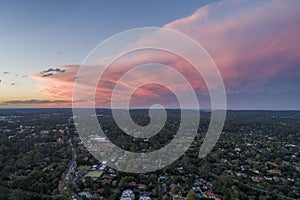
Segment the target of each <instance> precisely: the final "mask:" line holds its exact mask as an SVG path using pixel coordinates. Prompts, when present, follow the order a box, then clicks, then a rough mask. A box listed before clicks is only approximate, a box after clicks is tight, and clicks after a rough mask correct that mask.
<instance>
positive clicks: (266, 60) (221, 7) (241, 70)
mask: <svg viewBox="0 0 300 200" xmlns="http://www.w3.org/2000/svg"><path fill="white" fill-rule="evenodd" d="M299 7H300V1H297V0H290V1H281V0H275V1H274V0H267V1H236V0H234V1H221V2H218V3H213V4H210V5H207V6H205V7H201V8H199V9H198V10H196V11H195V12H194V13H193V14H192V15H190V16H187V17H185V18H182V19H178V20H176V21H173V22H171V23H169V24H166V25H165V26H164V27H165V28H169V29H173V30H178V31H180V32H183V33H185V34H187V35H188V36H190V37H192V38H193V39H194V40H196V41H197V42H198V43H200V44H201V45H202V46H203V47H204V48H205V49H206V50H207V51H208V53H209V54H210V56H211V57H212V59H213V60H214V62H215V63H216V64H217V66H218V68H219V70H220V72H221V74H222V76H223V79H224V83H225V86H226V89H227V92H228V95H229V99H230V100H232V102H229V104H230V103H232V104H233V103H234V102H235V101H239V98H240V99H241V101H242V100H245V98H247V97H248V96H252V95H265V94H270V96H271V97H276V94H279V95H281V94H283V93H284V94H285V95H287V98H288V97H290V98H295V96H293V95H291V94H294V93H299V91H300V66H299V65H300V56H299V52H300V37H299V35H300V24H299V21H300V15H299V14H298V8H299ZM145 40H147V38H145V39H144V40H142V41H140V42H151V41H145ZM194 56H197V55H194ZM153 59H155V61H156V62H159V63H162V64H166V65H169V66H172V67H174V68H175V69H176V70H177V71H179V72H180V73H181V74H183V75H184V76H185V77H188V79H189V81H190V83H191V85H192V86H193V88H195V90H196V91H197V94H198V96H199V97H202V98H205V96H207V88H206V86H205V83H204V82H203V80H202V79H201V77H199V75H197V74H195V71H193V68H192V66H190V65H189V63H188V62H186V61H185V60H183V59H180V58H178V57H176V56H174V55H170V54H168V53H161V52H158V53H157V52H150V53H149V52H147V54H146V53H140V54H138V55H134V56H131V57H130V59H128V58H126V59H123V60H122V59H121V60H120V61H118V62H116V63H114V64H113V65H112V66H111V68H110V69H109V70H108V71H107V72H106V73H105V76H104V78H103V80H101V82H99V87H98V89H97V94H96V100H97V103H98V105H99V106H103V107H105V106H108V105H109V102H110V98H111V91H112V90H113V88H114V86H115V84H116V83H117V82H118V79H119V78H120V77H121V76H122V75H123V74H124V73H125V72H126V71H128V69H130V67H132V66H136V65H139V64H143V63H147V62H150V61H153ZM199 62H200V61H199ZM60 69H61V70H63V73H55V74H51V75H49V76H44V77H43V74H39V73H37V74H32V75H31V77H32V78H34V79H36V80H39V81H40V85H39V90H40V92H42V93H45V94H47V95H49V96H51V97H55V98H59V99H64V100H67V101H70V100H71V99H72V89H73V86H74V80H76V79H77V78H80V77H76V73H77V71H78V69H79V65H68V66H62V67H61V68H60ZM48 73H51V72H48ZM155 74H156V75H157V74H162V75H163V77H164V78H166V79H172V75H170V74H168V73H167V71H160V72H154V73H153V71H152V73H150V71H147V70H145V71H143V72H140V73H137V74H135V75H134V76H132V78H131V81H129V82H126V83H125V82H124V83H122V82H120V83H119V84H121V85H122V86H124V87H129V88H130V87H132V84H133V83H134V82H135V81H136V80H141V79H143V80H145V81H146V80H150V79H151V80H155V78H157V79H159V78H161V77H162V76H159V75H157V76H156V75H155ZM86 76H89V77H90V79H89V80H90V81H91V82H93V81H97V78H98V77H93V75H92V74H86ZM82 87H86V88H87V91H89V83H88V82H87V83H86V84H83V85H82ZM175 87H176V88H177V89H178V90H185V86H184V85H182V84H180V83H179V84H176V85H175ZM158 90H159V92H158ZM289 94H290V96H289ZM86 95H89V94H88V92H87V94H83V96H85V97H86ZM135 97H136V98H135ZM135 97H133V98H132V99H133V100H132V102H133V104H137V105H140V104H142V103H141V102H144V103H145V104H148V103H149V102H150V101H151V102H152V100H153V99H154V98H160V100H159V101H160V102H172V100H171V99H172V98H173V96H172V94H171V93H170V91H169V90H167V89H162V88H161V89H157V85H152V86H151V85H147V86H145V87H144V88H141V89H140V90H137V91H136V93H135ZM137 97H140V98H142V100H140V101H138V100H134V99H138V98H137ZM237 97H238V98H237ZM243 97H244V98H243ZM271 97H270V98H271ZM88 98H89V99H91V100H93V99H94V97H93V96H92V95H90V96H88ZM119 98H120V99H122V93H120V94H119ZM296 98H298V96H297V97H296ZM258 99H259V98H258ZM260 99H261V98H260ZM270 100H271V99H268V98H267V97H266V99H261V101H265V102H264V103H266V102H268V101H270ZM205 101H207V100H205ZM248 103H249V102H245V105H246V104H248ZM245 105H243V104H241V106H245ZM262 105H263V102H262Z"/></svg>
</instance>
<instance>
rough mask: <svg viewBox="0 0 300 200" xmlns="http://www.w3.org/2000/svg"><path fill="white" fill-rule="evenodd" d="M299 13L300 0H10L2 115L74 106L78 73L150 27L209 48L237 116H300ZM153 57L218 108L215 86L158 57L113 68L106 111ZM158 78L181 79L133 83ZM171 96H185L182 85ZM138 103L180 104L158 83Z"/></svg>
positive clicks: (4, 32) (0, 53)
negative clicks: (119, 41) (112, 45)
mask: <svg viewBox="0 0 300 200" xmlns="http://www.w3.org/2000/svg"><path fill="white" fill-rule="evenodd" d="M299 8H300V1H299V0H288V1H286V0H281V1H279V0H265V1H252V0H248V1H247V0H232V1H230V0H224V1H209V0H203V1H201V0H198V1H182V0H165V1H140V0H132V1H115V0H113V1H33V0H29V1H3V2H1V6H0V27H1V28H0V108H1V107H3V108H19V107H70V105H71V101H72V91H73V86H74V81H75V80H76V78H77V77H76V74H77V71H78V69H79V66H80V65H81V64H82V62H83V60H84V59H85V58H86V56H87V55H88V54H89V52H90V51H91V50H92V49H93V48H94V47H95V46H97V45H98V44H99V43H100V42H101V41H103V40H105V39H106V38H108V37H110V36H111V35H114V34H117V33H119V32H122V31H126V30H128V29H132V28H139V27H150V26H151V27H164V28H168V29H172V30H176V31H179V32H182V33H184V34H186V35H188V36H189V37H191V38H193V39H194V40H195V41H197V42H198V43H199V44H201V45H202V46H203V47H204V48H205V49H206V51H207V52H208V53H209V55H210V56H211V58H212V59H213V61H214V62H215V63H216V65H217V67H218V69H219V71H220V73H221V75H222V77H223V81H224V85H225V88H226V93H227V104H228V108H229V109H266V110H267V109H271V110H299V109H300V103H299V102H300V23H299V21H300V15H299ZM150 40H151V39H149V38H146V37H145V38H143V42H150ZM137 42H140V41H137ZM129 58H130V59H129ZM153 58H155V59H156V61H157V62H160V63H162V64H166V65H167V64H169V65H172V67H174V69H176V70H178V71H179V72H180V73H181V74H184V75H186V76H187V77H189V81H190V83H191V85H192V87H193V88H194V89H195V90H196V91H198V93H197V95H198V98H199V103H200V105H201V107H202V108H209V98H208V96H207V88H206V86H205V84H204V82H203V81H202V80H201V77H199V76H198V75H195V73H194V72H193V69H192V67H191V66H190V64H189V63H187V62H185V61H183V60H182V59H180V58H177V57H176V56H174V55H170V54H168V53H159V52H151V51H149V52H148V51H144V52H140V53H138V54H135V55H131V56H129V57H128V58H124V60H120V61H118V62H116V63H114V64H113V66H112V69H111V70H110V71H108V72H107V73H106V74H105V77H104V80H103V82H102V83H103V84H102V86H101V88H99V91H100V93H99V94H98V97H96V98H98V101H97V103H98V106H99V107H107V106H108V105H109V102H110V96H109V93H111V91H112V89H113V87H114V84H115V83H116V82H117V81H118V79H119V78H120V77H121V75H122V74H123V73H125V72H126V70H128V68H127V66H129V65H133V64H135V65H137V64H144V63H147V62H151V61H152V62H153ZM155 74H157V76H154V75H155ZM158 74H160V76H162V77H165V79H170V80H171V79H172V78H174V77H173V76H172V74H170V73H169V72H168V71H167V70H160V71H158V72H157V71H155V69H151V70H150V69H148V70H144V71H139V72H138V74H136V75H135V76H132V77H131V78H132V79H131V82H134V80H139V81H145V80H150V78H152V79H151V80H152V81H153V80H159V79H161V77H160V76H159V75H158ZM85 75H86V77H88V79H90V80H93V79H95V80H97V78H98V77H94V76H93V73H92V74H88V73H87V74H85ZM131 82H122V83H121V84H123V85H124V87H125V86H126V87H131ZM99 85H101V84H99ZM82 87H87V86H85V85H82ZM99 87H100V86H99ZM172 88H174V89H176V90H178V91H180V90H185V86H184V85H182V84H181V83H178V84H175V85H173V86H172ZM208 89H209V88H208ZM83 95H85V94H83ZM119 96H120V97H118V98H120V99H121V98H122V97H121V96H122V92H120V93H119ZM135 98H136V99H133V100H132V103H133V106H136V107H139V106H141V107H143V106H146V105H149V104H152V103H155V102H159V103H161V104H165V105H166V106H169V107H176V106H178V105H177V103H176V99H175V98H174V96H173V95H172V93H171V92H170V91H169V90H168V88H162V87H160V86H158V85H145V86H144V87H143V88H140V89H139V90H137V91H136V95H135Z"/></svg>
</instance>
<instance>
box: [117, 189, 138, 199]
mask: <svg viewBox="0 0 300 200" xmlns="http://www.w3.org/2000/svg"><path fill="white" fill-rule="evenodd" d="M134 198H135V195H134V193H133V191H132V190H129V189H128V190H124V191H123V192H122V195H121V198H120V200H133V199H134Z"/></svg>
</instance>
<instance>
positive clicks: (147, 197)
mask: <svg viewBox="0 0 300 200" xmlns="http://www.w3.org/2000/svg"><path fill="white" fill-rule="evenodd" d="M140 200H151V198H150V197H149V195H147V194H143V195H141V196H140Z"/></svg>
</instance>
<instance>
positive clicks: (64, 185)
mask: <svg viewBox="0 0 300 200" xmlns="http://www.w3.org/2000/svg"><path fill="white" fill-rule="evenodd" d="M68 142H69V144H70V146H71V148H72V159H71V161H70V163H69V165H68V168H67V170H66V171H65V173H63V175H62V179H61V182H60V185H59V188H58V189H59V190H60V191H63V190H64V189H68V187H69V185H68V184H69V180H71V181H72V182H73V183H75V182H74V178H73V174H72V172H75V167H76V159H77V154H76V150H75V148H74V146H73V143H72V140H71V139H69V141H68Z"/></svg>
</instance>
